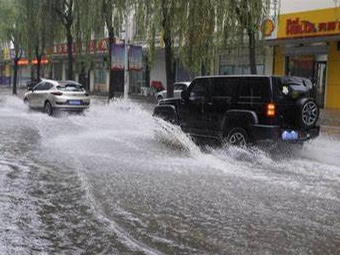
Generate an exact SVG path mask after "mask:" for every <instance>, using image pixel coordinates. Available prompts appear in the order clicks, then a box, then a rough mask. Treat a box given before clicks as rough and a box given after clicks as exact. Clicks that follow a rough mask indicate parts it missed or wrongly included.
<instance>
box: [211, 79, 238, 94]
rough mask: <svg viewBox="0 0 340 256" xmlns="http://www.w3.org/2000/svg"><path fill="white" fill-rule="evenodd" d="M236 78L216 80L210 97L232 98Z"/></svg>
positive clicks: (236, 81)
mask: <svg viewBox="0 0 340 256" xmlns="http://www.w3.org/2000/svg"><path fill="white" fill-rule="evenodd" d="M237 83H238V78H236V77H230V78H221V79H220V78H216V79H215V82H214V89H213V91H212V97H214V98H232V97H233V95H234V92H235V88H236V85H237Z"/></svg>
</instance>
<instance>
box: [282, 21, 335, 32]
mask: <svg viewBox="0 0 340 256" xmlns="http://www.w3.org/2000/svg"><path fill="white" fill-rule="evenodd" d="M335 31H338V32H339V33H340V21H338V20H336V21H327V22H319V23H313V22H310V21H308V20H300V19H299V18H296V19H288V20H287V23H286V35H287V36H289V35H313V34H315V33H319V32H335Z"/></svg>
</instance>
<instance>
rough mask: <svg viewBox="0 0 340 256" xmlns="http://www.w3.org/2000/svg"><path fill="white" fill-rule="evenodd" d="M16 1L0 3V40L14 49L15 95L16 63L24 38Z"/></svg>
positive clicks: (14, 81)
mask: <svg viewBox="0 0 340 256" xmlns="http://www.w3.org/2000/svg"><path fill="white" fill-rule="evenodd" d="M19 7H20V6H19V3H18V2H17V1H6V0H1V1H0V16H1V21H0V39H1V41H2V42H3V43H4V44H8V46H13V47H14V60H13V61H14V65H13V71H14V73H13V94H17V78H18V67H19V66H18V62H19V60H20V59H21V57H22V55H23V51H22V49H23V44H24V40H25V39H24V38H25V32H24V29H25V28H24V26H23V24H24V21H23V19H22V16H21V14H20V8H19Z"/></svg>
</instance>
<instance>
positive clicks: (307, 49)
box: [267, 8, 340, 108]
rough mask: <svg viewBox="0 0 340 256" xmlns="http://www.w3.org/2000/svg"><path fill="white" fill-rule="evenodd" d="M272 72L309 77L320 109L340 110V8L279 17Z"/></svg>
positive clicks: (274, 40)
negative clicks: (314, 86)
mask: <svg viewBox="0 0 340 256" xmlns="http://www.w3.org/2000/svg"><path fill="white" fill-rule="evenodd" d="M276 26H277V27H276V29H277V31H276V32H275V33H276V36H275V38H271V39H269V40H267V44H268V45H271V46H272V47H274V65H273V71H274V74H277V75H283V74H285V75H295V76H303V77H309V78H311V79H312V81H313V82H314V83H315V84H316V86H317V92H318V95H317V101H318V104H319V105H320V107H324V108H340V8H330V9H321V10H314V11H308V12H299V13H289V14H283V15H279V17H278V22H277V23H276Z"/></svg>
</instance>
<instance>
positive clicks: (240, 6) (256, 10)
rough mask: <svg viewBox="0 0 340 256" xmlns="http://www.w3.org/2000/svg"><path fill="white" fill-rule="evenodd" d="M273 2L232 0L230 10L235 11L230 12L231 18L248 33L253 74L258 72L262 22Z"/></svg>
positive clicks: (268, 0) (242, 30)
mask: <svg viewBox="0 0 340 256" xmlns="http://www.w3.org/2000/svg"><path fill="white" fill-rule="evenodd" d="M275 1H276V0H275ZM271 2H272V1H271V0H230V8H231V9H230V10H233V11H234V12H229V13H232V15H230V16H229V18H231V19H232V21H234V24H235V25H236V28H238V29H239V30H238V31H239V33H240V34H241V35H242V34H243V32H244V31H246V34H247V38H248V49H249V64H250V71H251V73H252V74H257V69H256V42H257V41H258V39H259V37H258V36H259V28H260V23H261V21H262V20H263V19H264V18H265V17H266V16H267V15H268V13H269V11H270V4H271ZM241 38H243V37H241Z"/></svg>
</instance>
